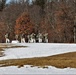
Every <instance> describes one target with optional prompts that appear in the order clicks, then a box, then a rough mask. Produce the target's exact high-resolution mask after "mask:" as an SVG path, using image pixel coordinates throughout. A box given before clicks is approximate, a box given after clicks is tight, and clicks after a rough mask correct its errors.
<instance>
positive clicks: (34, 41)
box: [31, 33, 36, 43]
mask: <svg viewBox="0 0 76 75" xmlns="http://www.w3.org/2000/svg"><path fill="white" fill-rule="evenodd" d="M35 35H36V34H35V33H32V34H31V43H36V40H35Z"/></svg>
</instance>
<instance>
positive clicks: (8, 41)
mask: <svg viewBox="0 0 76 75" xmlns="http://www.w3.org/2000/svg"><path fill="white" fill-rule="evenodd" d="M5 39H6V43H10V40H9V38H8V33H7V34H5Z"/></svg>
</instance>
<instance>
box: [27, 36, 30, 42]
mask: <svg viewBox="0 0 76 75" xmlns="http://www.w3.org/2000/svg"><path fill="white" fill-rule="evenodd" d="M27 38H28V43H30V42H31V36H30V35H27Z"/></svg>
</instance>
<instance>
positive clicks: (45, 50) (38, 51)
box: [0, 43, 76, 75]
mask: <svg viewBox="0 0 76 75" xmlns="http://www.w3.org/2000/svg"><path fill="white" fill-rule="evenodd" d="M17 45H21V46H28V47H26V48H10V49H5V52H4V53H5V55H6V56H4V57H0V60H5V59H19V58H33V57H46V56H52V55H57V54H62V53H67V52H76V44H53V43H47V44H46V43H44V44H43V43H39V44H38V43H36V44H35V43H25V44H17ZM0 74H2V75H3V74H44V75H46V74H47V75H48V74H65V75H67V74H71V75H72V74H76V69H75V68H65V69H58V68H55V67H52V66H49V67H48V68H45V69H43V68H38V67H30V66H29V65H25V66H24V67H21V68H17V66H9V67H0Z"/></svg>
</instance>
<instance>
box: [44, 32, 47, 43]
mask: <svg viewBox="0 0 76 75" xmlns="http://www.w3.org/2000/svg"><path fill="white" fill-rule="evenodd" d="M44 42H45V43H48V33H45V34H44Z"/></svg>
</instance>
